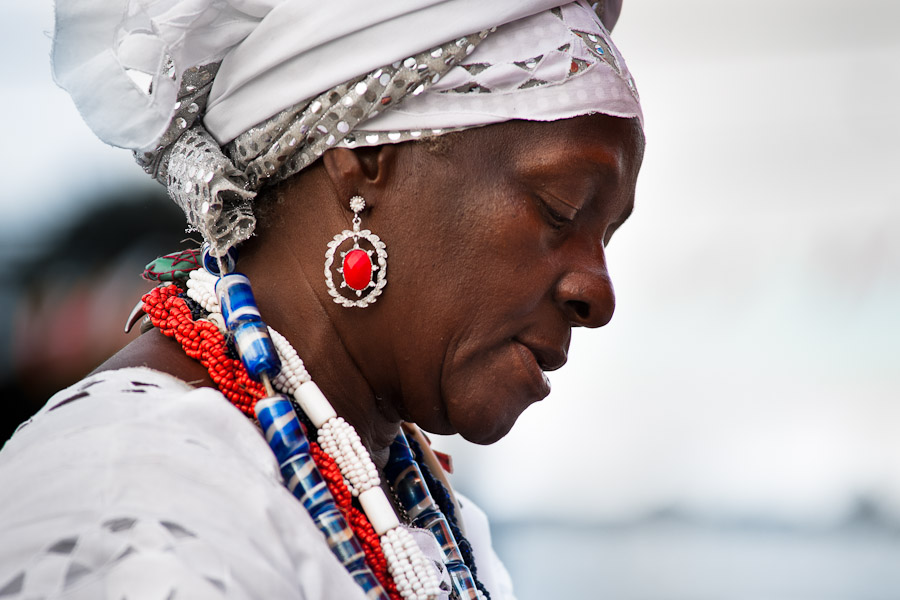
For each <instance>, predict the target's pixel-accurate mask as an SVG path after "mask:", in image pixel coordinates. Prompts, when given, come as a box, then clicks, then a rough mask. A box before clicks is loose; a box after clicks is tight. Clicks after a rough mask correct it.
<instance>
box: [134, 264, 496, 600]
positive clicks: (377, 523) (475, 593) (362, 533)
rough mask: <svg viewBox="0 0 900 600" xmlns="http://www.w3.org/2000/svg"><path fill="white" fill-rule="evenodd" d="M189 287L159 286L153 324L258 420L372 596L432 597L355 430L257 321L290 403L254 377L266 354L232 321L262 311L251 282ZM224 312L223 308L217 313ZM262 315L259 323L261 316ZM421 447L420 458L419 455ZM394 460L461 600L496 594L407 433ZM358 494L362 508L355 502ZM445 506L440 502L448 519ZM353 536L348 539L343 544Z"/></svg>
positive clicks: (210, 279) (406, 504)
mask: <svg viewBox="0 0 900 600" xmlns="http://www.w3.org/2000/svg"><path fill="white" fill-rule="evenodd" d="M235 276H236V277H235ZM226 277H229V278H230V280H229V281H228V285H225V286H224V287H223V289H224V290H225V291H224V293H223V292H222V291H220V290H219V287H218V286H219V285H220V283H219V282H220V281H221V280H223V279H225V278H226ZM237 278H240V279H237ZM186 287H187V290H186V292H185V290H183V289H182V288H181V287H178V286H177V285H172V284H170V285H164V286H161V287H158V288H155V289H154V290H152V291H151V292H149V293H148V294H146V295H145V296H144V299H143V300H144V311H145V312H146V313H147V315H148V316H149V318H150V320H151V322H152V323H153V325H154V326H156V327H158V328H159V329H160V331H161V332H162V333H163V334H164V335H167V336H169V337H173V338H175V339H176V341H178V342H179V343H180V345H181V346H182V348H183V349H184V350H185V353H186V354H188V356H191V357H192V358H195V359H196V360H199V361H200V362H201V364H203V365H204V367H206V368H207V370H208V371H209V373H210V377H211V378H212V379H213V381H214V383H216V385H217V387H219V389H220V390H222V392H223V394H224V395H225V396H226V397H227V398H228V399H229V400H230V401H231V402H232V403H234V404H235V406H237V407H238V408H239V409H240V410H241V411H242V412H244V413H245V414H246V415H247V416H250V417H251V418H253V417H254V416H255V417H256V418H257V419H258V420H259V422H260V425H261V426H263V429H264V431H265V433H266V438H267V440H268V441H269V444H270V446H271V447H272V449H273V451H274V452H275V454H276V456H277V457H278V459H279V464H280V465H281V468H282V475H283V476H284V478H285V481H286V484H287V486H288V488H289V489H290V490H291V491H292V492H293V493H294V495H295V496H297V497H298V498H299V499H300V500H301V502H303V504H304V506H305V507H306V508H307V510H308V511H309V512H310V514H311V516H313V519H314V521H316V524H317V525H318V526H319V528H320V530H322V532H323V533H324V534H325V536H326V538H327V539H328V540H329V545H330V546H331V547H332V550H333V551H334V552H335V554H336V555H337V556H338V558H339V559H341V561H342V563H344V565H345V568H347V570H348V571H349V572H350V574H351V576H353V577H354V579H356V580H357V582H358V583H359V585H360V586H361V587H362V588H363V589H364V590H365V591H366V592H367V595H368V596H369V597H370V598H372V599H373V600H374V599H376V598H377V599H379V600H383V599H384V598H385V596H387V597H389V598H391V600H400V599H401V598H402V599H403V600H417V599H420V598H421V599H423V600H424V599H430V598H434V597H435V596H436V595H437V593H438V589H437V581H436V579H435V578H434V575H433V573H432V571H431V569H430V567H427V565H426V564H425V562H424V561H425V560H426V559H424V556H422V555H421V551H419V549H418V547H417V546H416V545H415V542H414V541H413V540H412V538H411V537H410V536H409V532H408V531H406V530H405V529H403V528H402V527H399V522H397V520H396V516H395V514H394V512H393V508H391V506H390V503H389V501H387V500H386V497H385V496H384V494H383V492H382V490H381V488H380V484H379V483H378V482H379V479H378V471H377V469H375V467H374V464H372V462H371V458H370V457H369V455H368V452H367V451H366V450H365V448H364V447H363V446H362V444H361V442H360V440H359V436H358V435H357V434H356V431H355V430H354V429H353V428H352V427H351V426H350V425H349V424H347V423H346V422H345V421H344V420H343V419H342V418H340V417H337V415H336V414H334V411H333V409H332V408H331V406H330V404H329V403H328V402H327V400H325V398H324V396H322V395H321V392H319V391H318V388H317V387H315V384H314V383H312V381H311V378H310V377H309V374H308V372H307V371H306V369H305V367H304V366H303V362H302V360H300V359H299V357H298V356H297V354H296V351H294V349H293V347H291V346H290V344H289V343H288V342H287V340H286V339H284V338H283V337H282V336H281V335H280V334H278V333H277V332H275V331H274V330H272V329H270V328H266V327H265V325H264V324H262V322H261V321H259V322H258V324H257V325H254V327H253V328H252V329H253V332H254V334H257V333H258V332H259V331H267V332H268V334H269V336H270V337H271V343H272V346H273V349H274V350H276V351H277V355H279V356H280V358H281V363H282V364H281V366H280V367H281V368H280V369H279V371H278V374H277V375H276V376H275V377H274V379H273V381H272V384H273V385H274V387H275V388H277V389H279V390H281V391H283V392H286V393H287V394H289V395H290V396H293V398H290V397H288V396H285V395H280V396H270V395H268V394H267V392H266V385H263V384H260V383H259V382H257V381H255V380H254V378H253V377H252V376H251V374H250V372H249V371H248V369H247V367H246V363H247V362H248V360H247V355H248V354H249V355H250V356H251V357H252V356H257V357H258V356H259V355H260V354H261V353H260V352H259V351H258V348H253V347H251V348H249V349H248V348H246V347H244V348H242V344H241V342H242V340H241V337H240V329H239V327H240V326H241V325H244V323H240V322H239V323H238V327H233V325H232V324H233V323H234V321H235V319H234V318H233V315H234V313H235V312H237V313H238V314H240V313H241V311H244V313H246V312H247V311H248V309H247V306H250V309H249V312H251V313H253V312H254V311H256V309H255V303H254V302H253V300H252V293H251V292H250V291H249V281H247V280H246V278H245V277H243V276H242V275H238V274H229V275H226V276H224V277H222V278H217V277H216V276H215V275H213V274H211V273H208V272H207V271H205V270H202V269H196V270H191V271H190V274H189V278H188V279H187V282H186ZM235 290H236V292H235ZM229 292H232V293H230V294H229ZM248 298H249V301H248ZM191 305H193V306H194V308H195V311H193V312H196V313H198V314H197V315H196V316H195V314H192V310H191ZM223 306H224V307H227V308H226V310H224V311H223V312H219V310H220V308H221V307H223ZM203 312H205V313H206V314H205V315H203ZM223 313H224V314H223ZM229 313H231V315H232V317H231V318H230V317H229ZM255 315H256V316H257V317H258V311H257V312H255ZM229 321H231V323H229ZM235 329H237V332H235V331H234V330H235ZM245 329H247V328H246V327H245ZM230 344H233V345H234V346H236V347H237V348H238V351H239V353H240V354H241V358H242V359H243V360H238V359H235V358H233V357H232V356H231V355H233V351H232V350H230ZM244 346H246V344H244ZM254 353H256V354H254ZM273 354H274V352H273ZM259 360H269V358H267V357H265V356H263V357H262V359H258V360H257V363H258V362H259ZM275 360H278V358H277V357H276V359H275ZM253 364H254V363H251V366H253ZM292 403H293V404H294V405H299V408H301V409H302V410H301V411H300V414H303V415H304V418H306V419H308V420H309V421H310V424H311V425H313V427H311V428H307V427H304V426H303V425H302V424H301V423H300V421H299V420H297V418H296V416H295V414H294V410H293V408H292V406H291V405H292ZM304 413H305V414H304ZM316 428H318V431H317V432H316V434H315V441H308V440H307V437H306V435H307V431H315V429H316ZM413 443H414V442H413ZM395 447H396V448H395ZM404 449H405V450H404ZM415 449H416V451H418V453H419V456H420V457H421V449H420V448H418V446H415ZM395 455H396V457H395ZM391 464H393V465H394V469H393V471H392V470H391V469H390V468H389V469H386V472H388V473H389V474H390V473H393V475H390V476H391V477H392V478H395V482H394V489H395V490H405V493H399V492H398V495H399V496H400V500H401V504H402V505H403V508H404V509H406V511H407V512H409V513H410V517H411V518H412V520H413V524H414V525H417V526H420V527H423V528H426V529H429V530H431V531H432V533H433V534H434V535H435V537H436V538H437V539H438V541H439V543H440V545H441V547H442V550H443V552H444V555H445V565H446V566H447V569H448V571H449V573H450V576H451V581H452V583H453V587H454V591H455V592H456V595H457V596H458V597H459V598H468V599H471V600H476V599H481V598H489V595H488V594H487V591H486V590H485V589H484V587H483V585H481V583H480V582H478V581H477V580H476V579H475V578H474V577H473V576H472V573H474V572H475V569H474V567H475V565H474V558H473V556H472V553H471V546H470V545H469V543H468V541H466V540H465V538H464V537H463V536H462V534H461V532H460V529H459V527H458V525H457V522H456V518H455V514H453V509H452V502H450V505H449V511H448V508H447V499H449V496H448V495H447V492H446V490H444V489H443V486H440V482H437V481H436V479H435V478H434V477H433V475H432V474H431V473H430V471H428V469H427V468H425V469H420V468H419V465H418V464H417V462H416V461H415V458H414V456H413V454H412V452H411V450H410V446H409V444H408V442H407V440H406V439H405V436H403V434H402V432H401V433H400V435H398V439H397V441H395V444H394V446H392V462H391ZM389 466H390V465H389ZM422 466H423V467H424V465H422ZM410 473H412V474H413V476H410V475H409V474H410ZM425 473H427V475H425ZM434 483H437V485H438V486H440V488H437V487H436V486H435V485H434ZM429 487H430V488H432V489H435V490H438V489H439V490H441V491H443V494H441V493H440V492H437V493H436V495H437V497H438V503H437V504H436V503H435V501H434V499H433V498H432V497H431V494H430V493H429ZM442 496H446V499H445V498H444V497H442ZM426 497H427V498H428V502H427V503H426V504H427V507H428V510H426V511H424V512H423V511H422V510H421V507H422V506H423V505H422V504H421V503H420V500H421V499H422V498H426ZM354 498H355V499H356V500H357V501H358V502H359V503H360V504H361V505H362V508H363V510H360V509H359V508H357V507H356V506H355V505H354V503H353V502H354ZM367 505H368V506H367ZM439 505H443V506H441V508H443V510H444V511H445V512H447V514H448V515H449V516H450V518H449V519H448V518H446V517H445V516H444V513H442V512H441V510H440V509H439V508H438V506H439ZM388 513H389V514H388ZM420 513H421V514H420ZM417 519H418V520H417ZM348 531H349V532H351V534H350V535H349V536H348V535H347V532H348ZM404 534H405V535H404ZM347 538H349V540H351V541H350V542H344V543H343V545H342V544H336V541H337V540H339V539H347ZM456 540H459V544H458V545H457V543H456ZM336 545H337V546H338V547H336Z"/></svg>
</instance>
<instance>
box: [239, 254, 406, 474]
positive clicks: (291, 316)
mask: <svg viewBox="0 0 900 600" xmlns="http://www.w3.org/2000/svg"><path fill="white" fill-rule="evenodd" d="M248 250H249V251H248V252H242V255H241V258H240V262H239V270H240V271H241V272H243V273H245V274H246V275H247V277H249V278H250V281H251V283H252V284H253V291H254V295H255V296H256V300H257V304H258V305H259V309H260V313H261V314H262V316H263V320H264V321H266V323H267V324H268V325H269V326H271V327H272V328H273V329H275V330H276V331H278V332H279V333H281V334H282V335H283V336H284V337H285V338H287V340H288V341H289V342H290V343H291V345H292V346H293V347H294V349H295V350H296V351H297V354H298V355H299V356H300V358H301V359H302V360H303V362H304V363H305V365H306V368H307V370H308V371H309V373H310V375H311V376H312V378H313V381H315V382H316V385H318V386H319V388H320V389H321V390H322V392H323V393H324V394H325V396H326V397H327V398H328V400H329V402H331V405H332V406H333V407H334V409H335V411H336V412H337V414H338V415H340V416H341V417H343V418H344V419H345V420H346V421H347V422H348V423H350V424H351V425H352V426H353V427H354V428H355V429H356V431H357V432H358V433H359V436H360V438H361V439H362V442H363V444H365V445H366V447H367V449H368V450H369V452H370V453H371V454H372V457H373V459H375V462H376V464H377V463H379V462H382V461H381V460H379V458H380V457H382V456H383V460H384V461H386V459H387V453H388V451H389V447H390V444H391V442H392V441H393V439H394V438H395V437H396V435H397V432H398V431H399V427H400V418H399V416H398V415H397V414H396V413H395V411H393V410H392V409H391V408H390V407H389V406H387V405H385V403H382V402H379V401H378V398H377V397H376V395H375V392H374V391H373V389H372V387H371V385H370V384H369V382H368V381H367V380H366V378H365V377H364V375H363V373H362V371H361V369H360V367H359V365H358V364H357V362H356V360H354V358H353V356H352V355H351V353H350V352H349V351H348V349H347V346H346V345H345V343H344V342H343V340H342V339H341V336H340V334H339V332H338V331H337V329H336V328H335V326H334V323H333V322H332V321H331V319H330V317H329V315H328V313H327V311H326V310H325V307H324V306H322V304H321V301H320V299H319V297H318V296H317V294H316V293H315V291H314V289H313V287H312V284H311V283H310V281H309V279H308V278H307V276H306V273H305V272H304V270H303V268H302V264H301V261H300V258H299V256H297V255H296V254H295V253H293V252H292V251H291V250H286V249H284V248H274V247H273V246H272V245H271V244H268V245H266V244H254V245H252V246H250V247H249V248H248ZM322 254H323V256H324V252H322ZM323 261H324V258H323ZM319 273H321V270H320V271H319ZM286 274H292V275H293V277H286ZM322 285H324V282H323V283H322ZM348 310H349V309H348ZM379 466H380V465H379Z"/></svg>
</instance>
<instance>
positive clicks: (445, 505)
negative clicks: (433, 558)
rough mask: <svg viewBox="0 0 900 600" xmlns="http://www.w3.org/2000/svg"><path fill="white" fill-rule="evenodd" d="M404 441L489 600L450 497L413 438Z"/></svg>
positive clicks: (487, 598)
mask: <svg viewBox="0 0 900 600" xmlns="http://www.w3.org/2000/svg"><path fill="white" fill-rule="evenodd" d="M406 441H407V443H408V445H409V448H410V450H412V452H413V458H415V461H416V463H417V464H418V465H419V470H420V472H421V474H422V481H423V482H424V483H425V485H426V486H427V487H428V490H429V491H430V492H431V496H432V497H433V498H434V501H435V502H436V503H437V507H438V510H440V511H441V512H442V513H443V514H444V516H445V517H447V523H448V525H450V533H452V534H453V537H454V538H456V546H457V548H459V553H460V555H462V558H463V562H465V563H466V566H467V567H469V571H470V572H471V573H472V579H473V580H474V581H475V586H476V587H477V588H478V591H480V592H481V593H482V594H483V595H484V597H485V600H491V594H490V592H489V591H488V590H487V588H486V587H485V586H484V584H483V583H481V581H479V580H478V568H477V565H476V564H475V553H474V552H473V550H472V544H470V543H469V540H467V539H466V536H465V535H463V532H462V529H460V526H459V521H458V518H457V515H456V508H455V507H454V504H453V499H452V498H451V497H450V492H448V491H447V488H445V487H444V484H443V483H441V482H440V480H439V479H438V478H437V477H435V476H434V474H433V473H432V472H431V469H430V468H429V467H428V463H427V462H426V461H425V456H424V453H423V452H422V448H421V447H420V446H419V444H418V442H417V440H416V439H415V438H414V436H410V437H407V438H406Z"/></svg>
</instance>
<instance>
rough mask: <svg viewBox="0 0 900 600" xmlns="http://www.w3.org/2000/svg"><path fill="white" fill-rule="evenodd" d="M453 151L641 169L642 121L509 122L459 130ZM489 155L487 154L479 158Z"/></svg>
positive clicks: (593, 117) (527, 160)
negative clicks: (585, 162)
mask: <svg viewBox="0 0 900 600" xmlns="http://www.w3.org/2000/svg"><path fill="white" fill-rule="evenodd" d="M447 141H448V142H449V144H448V145H449V146H452V147H453V150H454V151H456V152H459V153H461V154H468V155H469V156H470V157H476V158H478V159H479V160H481V159H482V158H488V159H490V160H489V162H491V163H496V162H497V161H498V160H499V159H501V158H506V159H508V160H512V161H514V162H517V163H523V164H524V163H528V164H529V165H531V166H533V167H535V168H539V167H540V166H541V165H544V166H551V165H554V164H556V163H558V162H560V161H562V162H566V161H573V162H578V161H591V162H596V163H600V164H602V163H610V162H612V163H616V164H617V165H618V166H619V167H625V166H626V164H627V163H635V164H637V165H640V162H641V159H642V158H643V151H644V133H643V129H642V128H641V126H640V123H639V122H638V120H637V119H624V118H619V117H613V116H609V115H602V114H594V115H584V116H580V117H574V118H571V119H560V120H558V121H508V122H506V123H499V124H496V125H488V126H485V127H479V128H476V129H470V130H467V131H463V132H460V133H459V134H456V135H455V136H453V137H452V140H447ZM481 154H487V156H479V155H481Z"/></svg>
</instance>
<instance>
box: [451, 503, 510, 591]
mask: <svg viewBox="0 0 900 600" xmlns="http://www.w3.org/2000/svg"><path fill="white" fill-rule="evenodd" d="M454 494H455V495H456V499H457V500H458V501H459V508H460V509H461V510H462V520H463V522H464V523H465V526H466V539H468V540H469V543H470V544H471V545H472V553H473V554H474V555H475V564H476V565H477V567H478V579H479V580H480V581H481V583H483V584H484V586H485V587H486V588H487V589H488V591H489V592H490V593H491V598H492V599H493V600H515V594H514V592H513V584H512V578H510V576H509V572H508V571H507V570H506V567H505V566H504V565H503V562H502V561H501V560H500V557H499V556H497V553H496V552H495V551H494V545H493V542H492V540H491V530H490V525H489V523H488V518H487V515H486V514H485V513H484V511H483V510H481V508H480V507H479V506H478V505H477V504H475V503H474V502H472V500H470V499H469V498H467V497H465V496H464V495H462V494H460V493H459V492H454Z"/></svg>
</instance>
